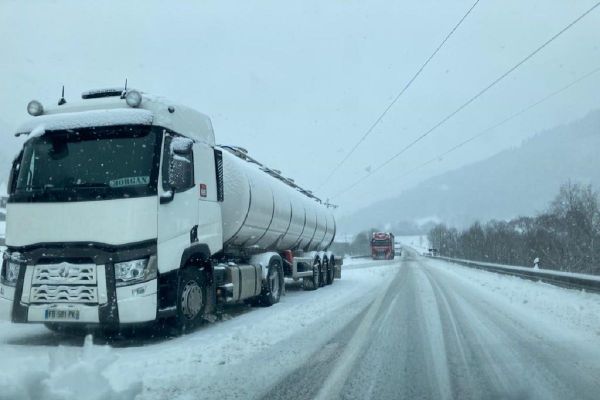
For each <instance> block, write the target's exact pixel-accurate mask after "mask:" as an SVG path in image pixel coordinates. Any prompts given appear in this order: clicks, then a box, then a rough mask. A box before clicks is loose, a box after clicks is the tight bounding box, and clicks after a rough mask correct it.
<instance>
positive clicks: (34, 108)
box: [27, 100, 44, 117]
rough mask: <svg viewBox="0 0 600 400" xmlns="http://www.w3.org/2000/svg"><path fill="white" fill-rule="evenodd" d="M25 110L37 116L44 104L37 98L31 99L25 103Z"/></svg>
mask: <svg viewBox="0 0 600 400" xmlns="http://www.w3.org/2000/svg"><path fill="white" fill-rule="evenodd" d="M27 112H28V113H29V115H32V116H34V117H37V116H38V115H42V114H43V113H44V106H43V105H42V103H40V102H39V101H37V100H31V101H30V102H29V104H27Z"/></svg>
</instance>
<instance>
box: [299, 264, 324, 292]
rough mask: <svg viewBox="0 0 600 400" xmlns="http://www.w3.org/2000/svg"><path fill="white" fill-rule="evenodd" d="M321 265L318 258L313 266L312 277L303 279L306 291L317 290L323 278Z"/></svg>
mask: <svg viewBox="0 0 600 400" xmlns="http://www.w3.org/2000/svg"><path fill="white" fill-rule="evenodd" d="M320 266H321V263H320V262H319V259H318V258H315V260H314V261H313V265H312V276H307V277H305V278H302V286H303V288H304V290H317V288H318V287H319V281H320V279H319V278H320V277H321V267H320Z"/></svg>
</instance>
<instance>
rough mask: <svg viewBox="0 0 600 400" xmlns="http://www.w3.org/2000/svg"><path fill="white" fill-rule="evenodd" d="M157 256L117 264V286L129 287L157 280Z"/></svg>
mask: <svg viewBox="0 0 600 400" xmlns="http://www.w3.org/2000/svg"><path fill="white" fill-rule="evenodd" d="M157 269H158V268H157V262H156V256H151V257H149V258H142V259H139V260H131V261H125V262H120V263H115V279H116V281H117V286H127V285H133V284H136V283H141V282H146V281H149V280H151V279H154V278H156V274H157Z"/></svg>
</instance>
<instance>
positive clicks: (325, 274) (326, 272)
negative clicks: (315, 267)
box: [322, 257, 331, 286]
mask: <svg viewBox="0 0 600 400" xmlns="http://www.w3.org/2000/svg"><path fill="white" fill-rule="evenodd" d="M330 271H331V266H330V265H329V258H328V257H325V258H324V259H323V279H322V282H323V286H327V285H331V282H330V281H329V277H330V275H331V272H330Z"/></svg>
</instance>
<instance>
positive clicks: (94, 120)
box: [16, 89, 215, 146]
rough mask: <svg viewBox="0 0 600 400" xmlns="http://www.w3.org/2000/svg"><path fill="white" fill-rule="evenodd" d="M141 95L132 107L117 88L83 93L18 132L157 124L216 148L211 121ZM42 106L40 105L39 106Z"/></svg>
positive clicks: (197, 113) (42, 115) (179, 107)
mask: <svg viewBox="0 0 600 400" xmlns="http://www.w3.org/2000/svg"><path fill="white" fill-rule="evenodd" d="M132 92H135V93H137V94H141V102H140V103H139V104H137V105H134V106H130V105H129V104H128V102H127V100H126V98H125V97H124V96H122V94H123V93H124V91H123V90H122V89H121V90H117V89H100V90H92V91H88V92H84V93H83V94H82V100H79V101H74V102H72V103H71V102H67V103H66V104H63V105H60V106H56V107H53V108H49V109H47V110H46V109H43V108H42V109H43V111H41V115H39V116H33V117H31V118H29V119H28V120H27V121H25V122H24V123H23V124H22V125H21V126H20V127H19V128H18V129H17V132H16V133H17V135H20V134H30V133H31V134H41V133H43V132H45V131H46V130H59V129H76V128H84V127H93V126H110V125H156V126H161V127H164V128H167V129H170V130H172V131H174V132H177V133H179V134H182V135H185V136H188V137H190V138H191V139H194V140H197V141H200V142H204V143H207V144H208V145H211V146H214V144H215V136H214V132H213V128H212V123H211V121H210V118H209V117H208V116H206V115H204V114H202V113H200V112H198V111H196V110H194V109H191V108H189V107H186V106H183V105H181V104H177V103H174V102H172V101H170V100H168V99H165V98H162V97H158V96H152V95H149V94H146V93H142V92H137V91H133V90H130V91H128V92H125V93H126V94H129V93H132ZM40 107H41V105H40Z"/></svg>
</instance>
